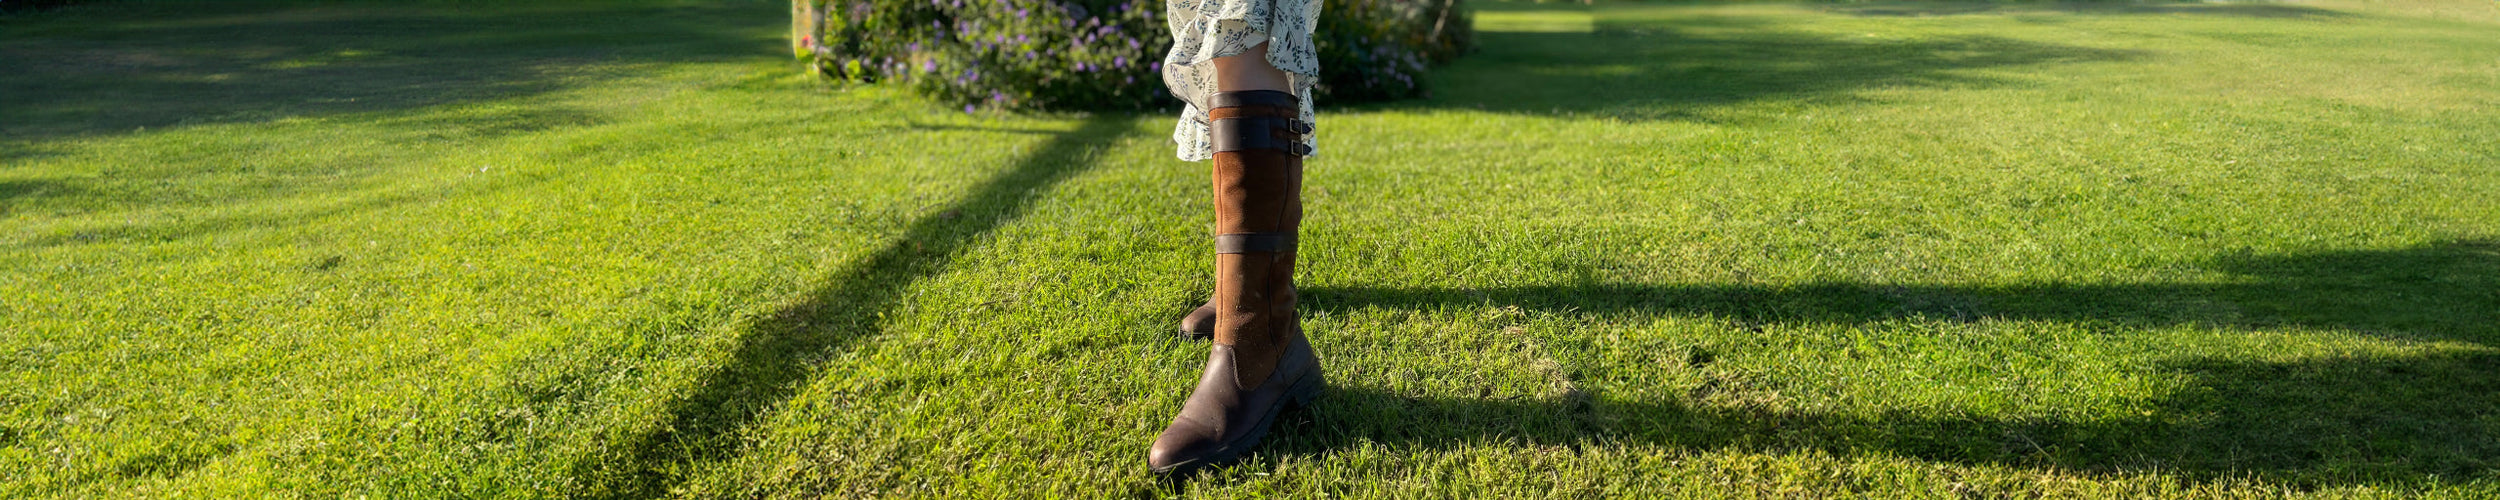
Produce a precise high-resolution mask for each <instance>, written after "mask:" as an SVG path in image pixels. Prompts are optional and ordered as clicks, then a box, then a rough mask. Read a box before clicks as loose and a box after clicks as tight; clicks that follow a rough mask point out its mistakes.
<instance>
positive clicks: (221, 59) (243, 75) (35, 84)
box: [0, 1, 785, 159]
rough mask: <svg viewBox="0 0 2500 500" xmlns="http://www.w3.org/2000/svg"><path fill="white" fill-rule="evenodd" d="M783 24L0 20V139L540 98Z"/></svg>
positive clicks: (641, 7)
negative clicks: (584, 80)
mask: <svg viewBox="0 0 2500 500" xmlns="http://www.w3.org/2000/svg"><path fill="white" fill-rule="evenodd" d="M783 12H785V11H782V10H778V9H771V8H752V7H746V8H729V7H720V6H707V7H685V6H669V5H665V4H658V3H650V2H524V3H518V4H496V5H487V4H476V5H470V6H464V7H460V8H442V7H439V6H437V7H425V6H400V5H390V4H374V3H329V4H321V5H303V3H302V2H275V1H246V2H162V3H137V2H132V3H129V4H110V5H102V6H97V7H95V8H94V9H93V10H87V11H79V12H68V11H62V12H55V13H46V14H43V15H29V16H15V17H0V95H5V96H7V98H6V99H0V116H6V117H8V119H6V120H0V138H5V139H0V142H16V141H29V142H39V141H46V140H55V139H64V138H75V137H84V136H94V135H106V134H120V133H128V132H131V131H133V130H138V129H144V128H163V127H174V126H185V125H198V124H214V123H242V122H262V121H272V120H278V119H284V118H290V117H306V116H329V115H340V114H350V113H365V112H389V111H403V110H411V109H417V108H424V107H429V106H439V105H446V104H456V103H464V102H478V101H485V100H492V99H501V98H510V97H518V96H527V95H533V94H540V93H545V92H550V91H554V90H558V89H562V88H566V87H568V86H571V85H574V84H577V83H578V82H579V80H581V77H583V76H585V75H591V74H595V73H594V72H595V71H596V70H595V68H599V67H621V66H632V65H645V64H652V63H680V62H702V61H720V60H732V59H740V58H752V57H755V55H757V54H769V53H774V52H773V51H775V50H776V49H778V47H777V46H776V45H775V44H774V42H775V40H773V39H772V38H771V37H770V36H768V35H771V34H773V33H770V32H767V31H763V30H739V29H735V27H739V26H771V24H770V23H773V22H777V21H779V20H780V19H781V18H780V17H778V16H781V15H784V14H783ZM73 14H75V15H73ZM725 28H728V29H725ZM5 151H25V149H23V148H0V152H5ZM12 154H14V153H12ZM0 159H5V158H0Z"/></svg>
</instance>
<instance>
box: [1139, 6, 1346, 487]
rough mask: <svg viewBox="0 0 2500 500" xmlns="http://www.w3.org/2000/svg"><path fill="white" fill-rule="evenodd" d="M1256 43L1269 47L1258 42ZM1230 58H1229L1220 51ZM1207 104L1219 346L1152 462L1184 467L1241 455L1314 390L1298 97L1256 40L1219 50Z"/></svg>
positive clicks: (1304, 129)
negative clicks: (1301, 240) (1298, 278)
mask: <svg viewBox="0 0 2500 500" xmlns="http://www.w3.org/2000/svg"><path fill="white" fill-rule="evenodd" d="M1261 48H1262V49H1263V48H1264V47H1261ZM1227 59H1230V60H1231V61H1229V62H1228V61H1227ZM1215 61H1216V78H1217V88H1218V91H1217V92H1216V94H1215V95H1214V96H1213V98H1212V99H1209V102H1208V103H1207V106H1208V109H1207V120H1208V123H1209V125H1210V127H1209V128H1210V130H1211V133H1212V135H1213V137H1211V139H1212V142H1213V143H1214V161H1213V162H1212V163H1213V167H1214V168H1213V172H1212V173H1213V183H1212V184H1213V187H1214V194H1215V220H1216V223H1215V229H1216V233H1217V234H1216V237H1215V247H1216V259H1215V273H1216V277H1215V299H1214V301H1213V302H1212V304H1211V306H1212V307H1213V309H1214V310H1215V321H1214V325H1213V333H1214V337H1215V345H1214V346H1212V348H1211V349H1210V350H1209V353H1208V356H1207V365H1206V369H1205V372H1204V373H1202V374H1201V375H1200V376H1199V378H1198V386H1197V388H1196V389H1195V390H1194V392H1191V393H1190V395H1189V401H1188V402H1186V403H1183V404H1182V406H1181V412H1180V415H1179V416H1177V417H1175V418H1173V420H1172V425H1171V426H1170V427H1166V428H1164V430H1163V434H1162V435H1161V436H1158V437H1157V438H1156V439H1155V444H1154V448H1153V449H1152V450H1150V451H1149V452H1148V454H1147V463H1148V465H1150V466H1152V467H1153V468H1154V470H1155V471H1157V472H1164V473H1187V472H1189V471H1191V470H1194V469H1197V468H1199V467H1203V466H1207V465H1215V464H1221V463H1225V462H1229V461H1232V460H1234V459H1237V458H1240V456H1241V454H1242V453H1243V452H1245V451H1248V450H1249V448H1250V447H1251V446H1255V445H1257V444H1258V442H1259V439H1260V438H1262V437H1264V436H1265V435H1266V434H1267V430H1268V427H1269V425H1271V424H1272V423H1273V422H1274V421H1275V420H1276V415H1277V413H1279V412H1280V411H1282V410H1283V409H1284V408H1285V407H1286V406H1288V405H1294V404H1300V403H1303V402H1307V401H1309V400H1310V399H1311V398H1314V397H1317V396H1318V395H1319V391H1320V388H1321V386H1322V385H1324V382H1323V381H1322V378H1321V375H1320V366H1319V357H1318V356H1317V355H1316V354H1313V353H1312V350H1311V344H1310V341H1309V340H1307V339H1305V338H1304V337H1303V335H1302V326H1301V322H1300V320H1299V316H1298V315H1297V314H1295V311H1294V305H1295V302H1296V297H1295V295H1294V289H1293V269H1294V256H1295V246H1296V245H1295V239H1296V234H1297V233H1299V232H1300V230H1301V226H1302V155H1304V154H1308V153H1309V152H1310V149H1309V146H1307V145H1305V144H1303V143H1302V142H1301V141H1302V138H1303V134H1307V133H1310V131H1311V129H1310V125H1309V124H1307V123H1303V122H1301V121H1300V117H1301V109H1302V107H1301V105H1300V102H1299V100H1298V98H1296V97H1295V96H1294V95H1293V94H1292V93H1289V92H1286V91H1285V90H1284V89H1285V88H1286V86H1287V85H1288V81H1287V80H1286V78H1285V77H1284V72H1282V71H1277V70H1276V68H1274V67H1271V66H1268V64H1267V61H1266V60H1265V52H1264V51H1263V50H1250V51H1244V52H1243V53H1242V54H1240V55H1237V56H1233V57H1229V58H1217V59H1215Z"/></svg>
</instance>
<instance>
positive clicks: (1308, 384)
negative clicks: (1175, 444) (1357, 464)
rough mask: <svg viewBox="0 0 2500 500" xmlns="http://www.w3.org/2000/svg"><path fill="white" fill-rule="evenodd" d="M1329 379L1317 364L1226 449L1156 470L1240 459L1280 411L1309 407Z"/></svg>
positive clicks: (1192, 469)
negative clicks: (1322, 373) (1321, 372)
mask: <svg viewBox="0 0 2500 500" xmlns="http://www.w3.org/2000/svg"><path fill="white" fill-rule="evenodd" d="M1327 379H1328V377H1327V376H1324V375H1321V374H1320V370H1319V368H1317V367H1313V368H1312V369H1311V374H1310V375H1305V376H1303V377H1302V378H1300V379H1296V380H1294V382H1293V387H1289V388H1286V389H1285V398H1284V400H1281V401H1277V402H1276V406H1275V407H1274V408H1270V409H1268V410H1267V415H1266V416H1264V417H1261V418H1260V419H1259V423H1258V424H1257V425H1255V426H1252V427H1251V428H1250V432H1249V433H1248V434H1243V435H1241V438H1240V439H1236V440H1233V442H1230V443H1224V449H1223V451H1218V452H1216V453H1215V454H1213V455H1208V456H1207V457H1206V458H1201V459H1197V460H1191V461H1187V462H1181V463H1177V464H1172V465H1171V466H1170V467H1164V468H1161V469H1155V470H1154V473H1156V474H1162V475H1167V476H1186V475H1189V474H1192V473H1196V472H1198V470H1199V469H1203V468H1207V467H1211V466H1216V465H1223V464H1229V463H1232V462H1233V461H1235V460H1240V459H1241V455H1242V454H1243V453H1246V452H1248V451H1250V448H1252V447H1255V446H1258V445H1259V440H1260V439H1261V438H1265V437H1267V430H1268V428H1269V427H1271V426H1273V425H1275V424H1276V416H1277V415H1280V414H1283V413H1284V412H1285V410H1287V409H1291V408H1305V407H1309V406H1310V405H1311V402H1312V401H1316V400H1318V399H1319V395H1320V389H1321V388H1322V387H1326V386H1327V385H1328V382H1327Z"/></svg>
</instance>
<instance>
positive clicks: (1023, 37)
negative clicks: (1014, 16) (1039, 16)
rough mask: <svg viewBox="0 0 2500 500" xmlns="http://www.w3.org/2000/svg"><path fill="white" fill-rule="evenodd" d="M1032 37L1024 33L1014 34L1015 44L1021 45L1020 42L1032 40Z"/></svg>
mask: <svg viewBox="0 0 2500 500" xmlns="http://www.w3.org/2000/svg"><path fill="white" fill-rule="evenodd" d="M1032 39H1033V38H1032V37H1028V36H1024V35H1021V34H1019V35H1016V44H1018V45H1022V44H1024V42H1026V41H1029V40H1032Z"/></svg>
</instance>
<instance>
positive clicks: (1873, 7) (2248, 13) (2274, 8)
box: [1822, 0, 2353, 18]
mask: <svg viewBox="0 0 2500 500" xmlns="http://www.w3.org/2000/svg"><path fill="white" fill-rule="evenodd" d="M1822 10H1823V11H1824V12H1837V13H1842V14H1849V15H1855V16H1870V17H1931V16H1953V15H1963V14H2023V13H2038V12H2056V13H2066V14H2095V15H2123V14H2136V15H2142V14H2179V15H2200V16H2227V17H2264V18H2332V17H2352V16H2353V14H2352V13H2350V12H2343V11H2336V10H2329V9H2321V8H2317V7H2310V6H2306V5H2293V4H2287V3H2270V2H2256V1H2250V2H2231V3H2214V2H2202V1H2193V0H2188V1H2167V2H2160V1H2157V2H2142V3H2139V2H2059V3H1986V2H1903V3H1891V2H1885V3H1835V4H1833V5H1827V6H1824V7H1822Z"/></svg>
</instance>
